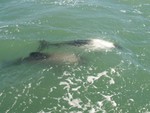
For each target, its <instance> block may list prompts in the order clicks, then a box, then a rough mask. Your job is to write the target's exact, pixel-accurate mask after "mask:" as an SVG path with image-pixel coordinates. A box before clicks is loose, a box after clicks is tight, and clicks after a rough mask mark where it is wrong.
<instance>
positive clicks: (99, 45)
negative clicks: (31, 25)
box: [38, 39, 120, 51]
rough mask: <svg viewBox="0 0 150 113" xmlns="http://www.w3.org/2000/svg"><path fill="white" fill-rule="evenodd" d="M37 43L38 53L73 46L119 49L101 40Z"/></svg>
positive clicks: (42, 41) (94, 48) (92, 48)
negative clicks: (51, 48) (52, 48)
mask: <svg viewBox="0 0 150 113" xmlns="http://www.w3.org/2000/svg"><path fill="white" fill-rule="evenodd" d="M39 43H40V46H39V48H38V51H42V50H44V49H45V48H49V47H50V46H55V47H62V46H75V47H83V48H85V49H89V50H111V49H113V48H120V47H119V46H118V45H116V44H114V43H112V42H109V41H105V40H102V39H85V40H71V41H63V42H57V43H51V42H48V41H45V40H40V41H39Z"/></svg>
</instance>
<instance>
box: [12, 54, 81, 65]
mask: <svg viewBox="0 0 150 113" xmlns="http://www.w3.org/2000/svg"><path fill="white" fill-rule="evenodd" d="M79 60H80V57H79V56H77V55H75V54H71V53H54V54H49V53H43V52H31V53H30V54H29V56H27V57H25V58H19V59H17V60H16V61H15V62H14V63H13V64H21V63H23V62H43V63H52V62H53V63H67V64H71V63H78V62H79Z"/></svg>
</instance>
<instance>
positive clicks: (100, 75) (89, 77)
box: [87, 71, 107, 84]
mask: <svg viewBox="0 0 150 113" xmlns="http://www.w3.org/2000/svg"><path fill="white" fill-rule="evenodd" d="M106 74H107V71H104V72H102V73H98V75H97V76H88V77H87V81H88V82H89V83H91V84H93V83H94V81H95V80H98V79H100V78H101V77H102V76H105V75H106Z"/></svg>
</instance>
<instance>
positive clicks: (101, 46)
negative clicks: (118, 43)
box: [84, 39, 115, 51]
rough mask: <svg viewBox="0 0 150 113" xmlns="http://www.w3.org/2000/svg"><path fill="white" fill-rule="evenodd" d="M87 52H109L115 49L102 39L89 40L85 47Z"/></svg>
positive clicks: (112, 44) (110, 43)
mask: <svg viewBox="0 0 150 113" xmlns="http://www.w3.org/2000/svg"><path fill="white" fill-rule="evenodd" d="M84 47H86V48H87V49H88V50H105V51H110V50H112V49H113V48H115V45H114V43H112V42H109V41H105V40H102V39H91V41H90V42H89V44H88V45H85V46H84Z"/></svg>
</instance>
